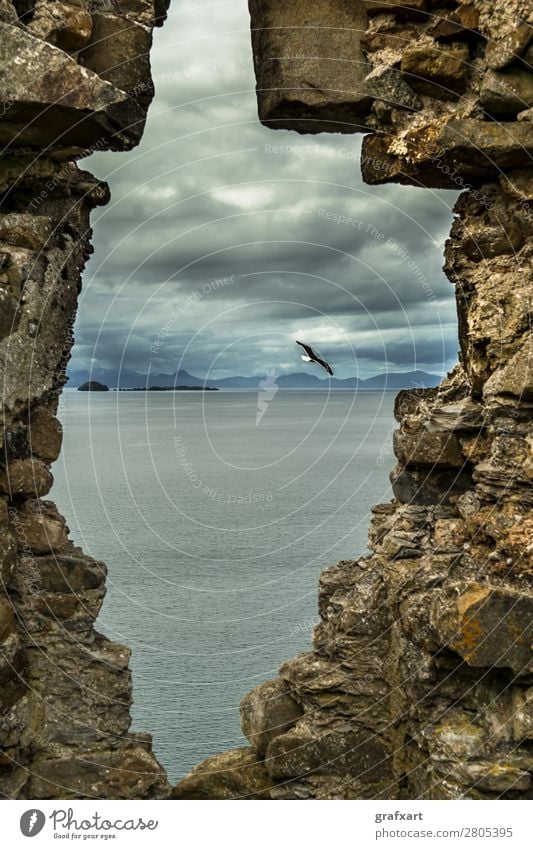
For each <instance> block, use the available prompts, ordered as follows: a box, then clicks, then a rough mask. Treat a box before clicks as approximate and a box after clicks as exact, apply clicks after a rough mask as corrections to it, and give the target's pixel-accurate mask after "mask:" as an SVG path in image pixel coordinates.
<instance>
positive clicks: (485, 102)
mask: <svg viewBox="0 0 533 849" xmlns="http://www.w3.org/2000/svg"><path fill="white" fill-rule="evenodd" d="M480 100H481V105H482V106H483V108H484V109H486V110H487V112H489V113H490V114H491V115H516V114H517V113H518V112H523V111H524V110H526V109H529V108H530V107H531V106H533V74H532V73H531V71H528V70H526V69H525V68H509V69H508V70H506V71H488V72H487V73H486V74H485V76H484V77H483V82H482V84H481V90H480Z"/></svg>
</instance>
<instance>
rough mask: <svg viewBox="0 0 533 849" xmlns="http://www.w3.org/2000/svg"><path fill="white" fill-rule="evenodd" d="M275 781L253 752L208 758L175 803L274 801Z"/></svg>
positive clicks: (180, 788)
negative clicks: (271, 799)
mask: <svg viewBox="0 0 533 849" xmlns="http://www.w3.org/2000/svg"><path fill="white" fill-rule="evenodd" d="M273 783H274V782H273V781H272V778H271V777H270V776H269V774H268V772H267V771H266V769H265V765H264V762H263V761H262V760H261V759H260V758H258V756H257V755H256V753H255V752H254V750H253V749H232V750H231V751H229V752H224V753H223V754H221V755H214V756H213V757H211V758H207V760H205V761H204V762H203V763H201V764H200V765H199V766H197V767H195V768H194V770H193V771H192V772H191V773H189V775H187V776H186V777H185V778H184V779H183V781H180V783H179V784H177V785H176V787H174V789H173V790H172V793H171V796H170V798H171V799H240V800H244V799H270V798H271V796H270V789H271V787H272V786H273Z"/></svg>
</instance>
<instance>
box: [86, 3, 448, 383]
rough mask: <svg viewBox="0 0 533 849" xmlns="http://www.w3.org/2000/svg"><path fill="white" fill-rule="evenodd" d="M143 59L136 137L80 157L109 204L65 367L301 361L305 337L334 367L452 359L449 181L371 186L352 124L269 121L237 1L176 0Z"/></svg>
mask: <svg viewBox="0 0 533 849" xmlns="http://www.w3.org/2000/svg"><path fill="white" fill-rule="evenodd" d="M152 65H153V74H154V82H155V88H156V98H155V100H154V103H153V105H152V108H151V111H150V115H149V119H148V124H147V128H146V133H145V136H144V138H143V141H142V144H141V146H140V147H139V148H137V149H136V150H135V151H133V152H131V153H128V154H116V153H113V154H96V155H94V156H93V157H91V158H90V160H88V164H87V167H89V168H90V169H91V170H93V171H94V172H95V173H96V174H97V175H98V176H99V177H101V178H103V179H106V180H108V182H109V183H110V185H111V189H112V202H111V204H110V205H109V206H108V207H106V208H104V209H102V210H99V211H98V212H97V213H96V214H95V218H94V229H95V237H94V241H95V246H96V253H95V255H94V257H93V258H92V260H91V263H90V265H89V268H88V270H87V273H86V277H85V286H84V291H83V293H82V303H81V309H80V317H79V319H78V323H77V328H76V347H75V350H74V361H73V363H72V364H71V367H72V370H76V369H78V368H88V367H90V366H91V364H93V365H97V366H100V367H103V368H107V367H112V366H116V365H119V364H120V363H122V365H123V366H126V367H128V368H131V369H135V370H138V371H140V372H143V373H145V372H147V371H148V369H149V368H151V369H152V370H155V371H156V372H161V371H165V372H173V371H175V370H176V369H177V368H178V367H181V368H185V369H187V371H189V372H191V373H193V374H198V375H199V376H203V375H205V374H207V373H208V372H209V373H210V374H211V375H212V376H213V377H225V376H228V375H232V374H246V375H249V374H256V373H264V372H265V370H266V369H276V370H277V371H279V372H290V371H300V370H303V369H309V367H308V366H303V364H302V363H301V362H300V359H299V355H298V350H297V349H296V346H295V345H294V344H293V340H294V339H295V338H300V337H303V338H304V339H305V340H308V341H309V342H310V343H312V344H314V345H315V346H316V347H317V348H318V349H319V350H320V352H321V353H322V354H323V355H324V356H326V357H327V358H328V359H329V360H330V361H331V362H332V363H334V364H335V371H336V375H338V376H339V377H347V376H350V375H356V374H357V375H359V376H360V377H363V378H364V377H368V376H370V375H372V374H375V373H376V372H380V371H383V369H384V367H385V366H386V365H388V367H390V368H391V369H392V370H395V371H401V370H407V369H411V368H421V369H425V370H427V371H432V372H443V371H445V370H446V369H447V368H449V367H450V366H451V365H452V364H453V363H454V362H455V360H456V350H457V338H456V337H457V330H456V318H455V307H454V297H453V290H452V287H451V285H450V284H449V283H448V282H447V280H446V278H445V277H444V275H443V273H442V271H441V265H442V248H443V244H444V239H445V237H446V234H447V233H448V230H449V226H450V220H451V217H452V214H451V207H452V206H453V203H454V200H455V196H456V195H455V193H454V192H445V191H431V190H429V189H424V190H422V189H415V188H407V187H404V186H382V187H370V186H365V185H364V184H363V183H362V181H361V177H360V169H359V150H360V141H361V137H360V136H335V135H323V136H318V137H305V136H299V135H297V134H296V133H291V132H287V131H277V132H274V131H272V130H268V129H265V128H263V127H262V126H261V125H260V124H259V122H258V119H257V111H256V101H255V91H254V85H255V80H254V75H253V67H252V57H251V48H250V38H249V18H248V12H247V2H246V0H234V2H217V3H210V4H205V5H200V6H195V7H194V8H193V9H190V8H188V7H187V4H186V3H185V2H183V0H174V2H173V3H172V6H171V12H170V16H169V19H168V21H167V24H166V26H165V27H164V28H163V30H161V31H159V32H157V33H156V40H155V45H154V50H153V54H152ZM165 328H166V330H165ZM158 336H159V337H161V336H163V337H164V342H163V344H161V345H159V346H156V353H154V341H155V340H157V338H158ZM151 348H152V350H150V349H151Z"/></svg>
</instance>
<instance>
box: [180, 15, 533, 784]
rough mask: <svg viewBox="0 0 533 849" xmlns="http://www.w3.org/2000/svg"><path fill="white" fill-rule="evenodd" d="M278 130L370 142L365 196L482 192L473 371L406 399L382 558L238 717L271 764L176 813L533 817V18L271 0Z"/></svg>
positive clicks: (246, 763) (270, 93)
mask: <svg viewBox="0 0 533 849" xmlns="http://www.w3.org/2000/svg"><path fill="white" fill-rule="evenodd" d="M250 10H251V18H252V42H253V48H254V60H255V68H256V76H257V86H258V104H259V113H260V118H261V120H262V121H263V122H264V123H265V124H266V125H267V126H269V127H272V128H273V129H277V128H284V129H294V130H296V131H298V132H300V133H318V132H343V133H354V132H363V133H365V138H364V140H363V148H362V163H361V164H362V172H363V177H364V179H365V181H366V182H368V183H370V184H378V183H385V182H391V181H392V182H399V183H403V184H408V185H415V186H420V187H424V186H428V187H436V188H459V189H465V190H466V191H464V193H463V194H461V196H460V198H459V200H458V202H457V204H456V207H455V210H454V212H455V215H456V217H455V220H454V223H453V226H452V230H451V233H450V237H449V239H448V241H447V243H446V250H445V271H446V274H447V276H448V278H449V280H450V284H451V285H453V286H454V287H455V291H456V297H457V312H458V319H459V346H460V361H459V363H458V364H457V367H456V368H455V369H454V371H453V372H452V373H451V374H449V375H448V376H447V377H446V378H445V379H444V380H443V382H442V384H441V385H440V387H438V388H437V389H431V390H413V391H407V392H403V393H400V395H399V397H398V399H397V401H396V417H397V420H398V425H399V427H398V430H397V431H396V433H395V438H394V449H395V454H396V458H397V466H396V468H395V469H394V470H393V471H392V476H391V480H392V486H393V493H394V500H393V501H392V502H391V503H389V504H382V505H379V506H377V507H375V508H374V511H373V513H374V518H373V521H372V526H371V529H370V534H369V546H370V549H371V551H372V554H371V555H370V556H367V557H362V558H360V559H357V560H354V561H345V562H342V563H339V564H337V565H336V566H333V567H331V568H330V569H327V570H326V571H325V572H324V574H323V575H322V577H321V581H320V589H319V611H320V624H319V625H318V626H317V627H316V629H315V632H314V637H313V646H312V648H311V650H310V651H309V652H307V653H304V654H302V655H300V656H298V657H296V658H293V659H292V660H289V661H288V662H287V663H285V664H284V665H283V666H282V667H281V670H280V673H279V677H278V678H277V679H275V680H273V681H269V682H266V683H265V684H263V685H260V686H259V687H258V688H256V689H255V690H254V691H253V692H252V693H250V694H249V695H248V696H247V697H246V698H245V699H244V700H243V702H242V705H241V720H242V729H243V732H244V734H245V735H246V736H247V738H248V740H249V741H250V748H248V749H241V750H234V751H232V752H228V753H224V754H222V755H218V756H215V757H213V758H210V759H208V761H206V762H204V763H203V764H201V765H200V766H199V767H197V768H196V769H195V770H194V771H193V773H191V775H189V776H188V777H187V778H186V779H184V781H183V782H181V783H180V784H179V785H178V786H177V788H175V789H174V791H173V796H174V798H236V797H245V798H273V799H315V798H316V799H351V798H355V799H359V798H388V799H390V798H402V799H412V798H429V799H457V798H473V799H492V798H494V799H496V798H506V799H530V798H532V797H533V783H532V774H533V663H532V660H533V658H532V652H531V646H532V635H533V633H532V631H533V584H532V566H533V562H532V561H533V536H532V531H533V512H532V506H533V495H532V487H531V484H532V480H533V427H532V417H531V413H532V409H533V369H532V362H533V351H532V349H531V316H532V312H531V268H532V263H531V258H532V253H533V240H532V236H533V125H532V121H533V75H532V74H531V65H532V64H533V38H532V36H533V30H532V24H533V14H532V12H531V5H530V3H529V2H522V0H512V2H506V3H498V2H496V1H495V0H466V1H465V2H462V0H436V1H435V0H403V2H402V3H397V2H394V0H383V2H378V0H369V2H362V0H295V2H291V3H279V2H276V0H250Z"/></svg>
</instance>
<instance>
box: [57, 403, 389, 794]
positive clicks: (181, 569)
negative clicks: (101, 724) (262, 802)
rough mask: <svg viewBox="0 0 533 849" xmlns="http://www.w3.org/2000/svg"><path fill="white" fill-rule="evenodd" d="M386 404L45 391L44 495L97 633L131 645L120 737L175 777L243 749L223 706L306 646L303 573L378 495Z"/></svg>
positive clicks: (349, 540) (355, 532) (384, 481)
mask: <svg viewBox="0 0 533 849" xmlns="http://www.w3.org/2000/svg"><path fill="white" fill-rule="evenodd" d="M394 394H395V393H393V392H358V393H354V392H349V391H335V392H332V393H331V394H329V395H328V393H326V392H323V391H318V392H315V391H280V392H278V393H277V395H275V397H274V398H273V399H272V400H271V401H270V402H268V403H267V406H266V412H265V414H264V415H263V417H262V418H261V420H260V422H259V424H257V420H258V418H257V413H258V396H257V393H255V392H229V391H228V392H212V393H206V394H205V395H204V394H202V393H199V392H177V393H169V392H161V393H155V392H145V393H142V392H140V393H115V392H109V393H87V394H86V393H78V392H75V391H67V392H66V393H65V394H64V396H63V401H62V407H61V411H60V416H61V419H62V421H63V424H64V428H65V439H64V447H63V452H62V455H61V458H60V460H59V461H58V462H57V463H56V464H55V466H54V474H55V485H54V490H53V494H52V495H53V498H54V499H55V500H56V501H57V503H58V506H59V508H60V509H61V510H62V512H63V513H64V515H65V516H66V518H67V521H68V524H69V527H70V530H71V537H72V538H73V539H74V541H75V542H76V543H77V544H79V545H81V546H83V548H84V550H85V551H86V552H87V553H88V554H91V555H92V556H93V557H96V558H99V559H103V560H105V562H106V563H107V564H108V567H109V578H108V594H107V598H106V601H105V604H104V607H103V609H102V613H101V614H100V617H99V621H98V625H97V627H98V628H99V630H101V631H102V632H103V633H105V634H106V635H107V636H108V637H110V638H111V639H113V640H117V641H118V642H123V643H126V644H127V645H128V646H130V648H131V649H132V650H133V657H132V663H131V666H132V670H133V675H134V696H135V704H134V706H133V717H134V728H136V729H139V730H146V731H150V732H152V733H153V735H154V748H155V751H156V754H157V756H158V757H159V759H160V760H161V762H162V763H163V764H164V766H165V767H166V768H167V769H168V771H169V777H170V779H171V780H172V781H175V780H177V779H178V778H179V777H181V776H182V775H184V774H185V773H186V772H188V771H189V769H190V768H191V767H192V766H193V765H195V764H197V763H198V762H199V761H200V760H202V759H203V758H205V757H207V756H208V755H210V754H213V753H215V752H219V751H221V750H224V749H228V748H232V747H235V746H239V745H243V742H244V741H243V738H242V736H241V733H240V729H239V712H238V703H239V701H240V699H241V698H242V697H243V696H244V695H245V694H246V693H247V692H248V691H249V690H250V689H251V688H252V687H254V686H255V684H257V683H259V682H261V681H264V680H266V679H267V678H271V677H273V676H275V675H276V672H277V669H278V667H279V665H280V663H281V662H282V661H284V660H286V659H288V658H289V657H291V656H293V655H294V654H296V653H298V652H299V651H302V650H305V649H307V648H309V646H310V633H311V630H312V627H313V624H314V623H315V622H316V611H317V582H318V576H319V574H320V572H321V571H322V570H323V569H324V567H325V566H327V565H328V564H331V563H334V562H336V561H337V560H339V559H343V558H351V557H354V556H356V555H358V554H361V553H363V552H364V551H365V550H366V540H367V530H368V520H369V508H370V507H371V506H372V505H373V504H376V503H378V502H380V501H387V500H389V499H390V497H391V494H390V486H389V481H388V474H389V471H390V468H391V467H392V450H391V437H392V430H393V427H394V422H393V418H392V406H393V400H394Z"/></svg>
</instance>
